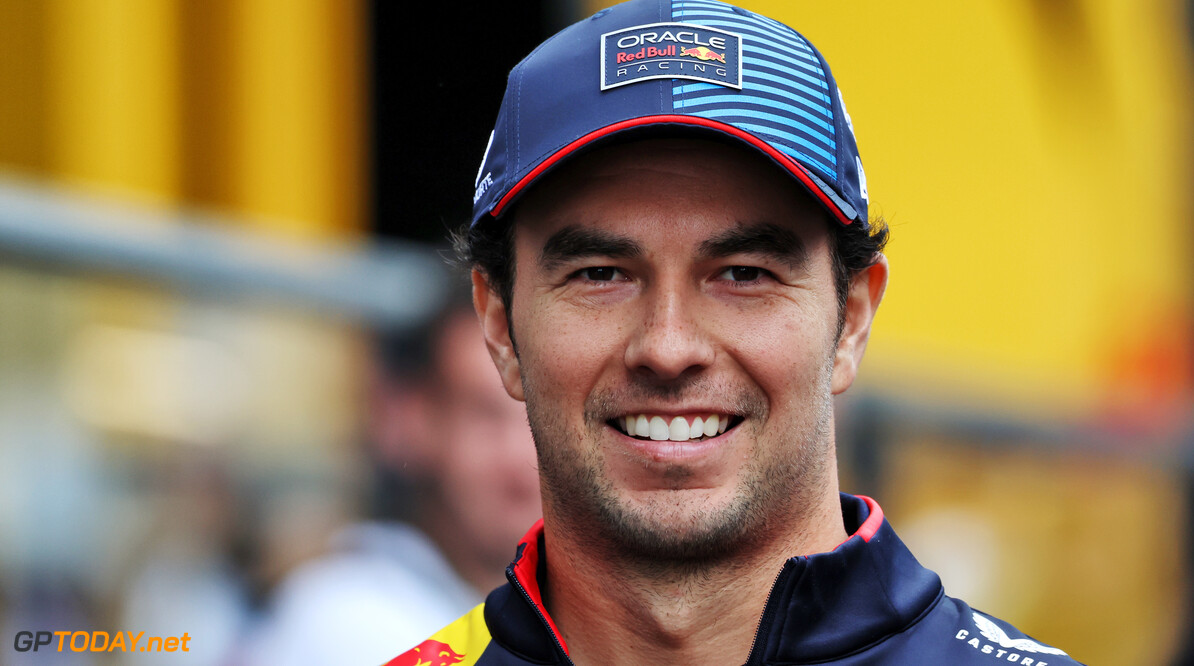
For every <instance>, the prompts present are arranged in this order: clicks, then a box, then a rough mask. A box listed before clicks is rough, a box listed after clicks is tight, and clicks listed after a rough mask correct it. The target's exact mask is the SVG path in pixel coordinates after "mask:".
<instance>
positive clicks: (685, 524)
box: [599, 490, 758, 564]
mask: <svg viewBox="0 0 1194 666" xmlns="http://www.w3.org/2000/svg"><path fill="white" fill-rule="evenodd" d="M702 494H707V491H698V490H680V491H661V492H655V493H649V494H648V496H647V497H638V498H635V500H632V501H624V500H623V501H619V500H612V499H611V500H610V501H606V502H602V503H601V506H600V509H599V520H600V522H601V523H602V527H603V528H604V529H605V530H606V531H607V533H608V534H607V535H608V536H609V537H610V541H611V542H612V543H614V544H617V546H618V548H619V554H620V555H622V556H624V557H632V558H635V559H640V560H644V561H655V562H659V563H663V562H672V563H681V562H683V563H690V564H698V563H700V562H704V561H716V560H720V559H722V558H725V557H727V556H728V555H730V554H731V553H733V552H736V551H738V550H739V549H740V548H742V547H743V545H744V539H745V538H746V537H747V535H750V534H752V532H754V528H755V527H756V522H757V519H758V514H757V513H756V512H755V511H753V510H752V509H751V507H750V506H749V503H748V502H744V501H742V499H743V498H741V497H738V498H734V499H736V500H738V501H729V502H724V501H723V502H720V503H717V502H714V501H713V500H712V499H711V498H709V497H701V495H702Z"/></svg>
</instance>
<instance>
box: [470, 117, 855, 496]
mask: <svg viewBox="0 0 1194 666" xmlns="http://www.w3.org/2000/svg"><path fill="white" fill-rule="evenodd" d="M659 123H678V124H681V125H698V126H701V127H708V128H711V129H715V130H717V131H719V132H725V133H726V134H730V135H732V136H735V137H737V138H739V139H742V140H743V141H745V142H747V143H749V144H750V145H752V146H754V147H755V148H758V149H759V150H761V151H763V152H764V153H766V154H767V155H769V156H770V157H771V158H772V159H774V160H775V161H776V162H778V163H779V164H780V165H782V166H783V167H784V168H785V169H786V170H787V171H789V172H790V173H791V174H792V175H793V176H795V177H796V179H797V180H799V181H800V182H802V183H804V186H805V188H806V189H808V191H809V192H812V193H813V195H814V196H815V197H817V199H819V200H820V201H821V203H822V204H824V206H825V207H826V208H828V209H829V210H830V211H832V212H833V214H834V216H835V217H836V218H837V219H838V220H839V221H840V222H841V223H842V224H850V222H851V221H852V220H850V218H848V217H846V214H845V213H843V212H842V211H841V210H840V209H839V208H838V207H837V206H835V205H834V203H833V200H832V199H830V198H829V197H828V196H827V195H826V194H825V193H824V192H822V191H821V188H820V187H817V184H816V183H815V182H814V181H813V179H812V177H811V176H810V175H809V174H808V171H806V170H805V168H804V167H803V166H801V165H800V164H798V163H796V162H794V161H792V158H790V157H788V156H787V155H785V154H784V153H782V152H780V151H778V150H776V149H775V148H774V147H773V146H772V145H771V144H769V143H767V142H766V141H764V140H762V139H760V138H758V137H757V136H755V135H753V134H751V133H750V132H747V131H745V130H741V129H738V128H737V127H734V126H733V125H727V124H726V123H722V122H718V121H716V120H709V119H708V118H700V117H697V116H681V115H658V116H643V117H641V118H631V119H629V120H623V121H620V122H616V123H614V124H612V125H608V126H606V127H602V128H601V129H598V130H594V131H592V132H589V133H588V134H586V135H584V136H582V137H580V138H579V139H576V140H575V141H573V142H572V143H569V144H568V145H566V146H564V147H563V148H561V149H559V150H557V151H556V152H555V153H553V154H552V155H551V156H550V157H548V158H547V159H545V160H543V161H542V162H540V163H539V166H537V167H535V168H534V169H531V171H530V173H528V174H527V175H525V176H523V177H522V179H521V180H519V181H518V182H517V183H515V184H514V187H511V188H510V191H509V192H506V195H505V196H503V197H502V198H501V199H499V200H498V202H497V205H495V206H494V207H493V210H491V211H489V214H490V215H491V216H493V217H497V216H498V215H501V214H502V210H503V209H504V208H505V207H506V206H507V205H508V204H509V203H510V201H511V200H512V199H513V198H514V197H516V196H518V193H519V192H521V191H522V190H523V188H525V187H526V186H527V185H529V184H530V183H531V182H532V181H534V180H535V179H536V178H538V177H539V176H540V175H541V174H542V173H543V172H544V171H546V170H548V169H550V168H551V167H552V165H554V164H555V163H556V162H559V161H560V160H562V159H564V158H565V157H567V156H568V155H570V154H572V153H573V152H575V151H576V150H578V149H580V148H583V147H584V146H586V145H588V144H590V143H592V142H593V141H596V140H597V139H600V138H602V137H605V136H609V135H610V134H613V133H614V132H620V131H621V130H624V129H629V128H632V127H641V126H643V125H655V124H659ZM876 506H878V505H876Z"/></svg>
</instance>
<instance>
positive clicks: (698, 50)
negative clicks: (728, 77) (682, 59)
mask: <svg viewBox="0 0 1194 666" xmlns="http://www.w3.org/2000/svg"><path fill="white" fill-rule="evenodd" d="M680 55H682V56H691V57H693V58H697V59H698V60H716V61H718V62H720V63H721V64H723V65H724V64H725V62H726V55H725V54H724V53H718V52H717V51H714V50H713V49H710V48H708V47H706V46H694V47H692V48H690V49H687V48H681V49H680Z"/></svg>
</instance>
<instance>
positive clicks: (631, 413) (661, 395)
mask: <svg viewBox="0 0 1194 666" xmlns="http://www.w3.org/2000/svg"><path fill="white" fill-rule="evenodd" d="M826 225H827V222H826V218H825V215H824V214H823V213H822V211H821V209H820V208H819V207H818V206H817V205H816V204H815V203H814V202H813V201H812V199H811V198H809V197H808V195H806V194H805V193H803V192H802V191H800V190H799V188H798V186H797V185H795V183H794V182H793V181H792V180H791V179H790V178H789V177H787V176H785V175H783V174H782V173H781V172H780V171H779V170H778V169H777V168H776V167H775V166H773V165H771V164H768V163H767V162H765V161H764V160H763V159H762V158H760V157H757V156H755V155H753V154H751V153H748V152H746V151H744V150H742V149H738V148H733V147H729V146H725V145H722V144H718V143H712V142H706V141H695V140H667V141H664V140H654V141H644V142H637V143H630V144H624V145H621V146H616V147H612V148H606V149H603V150H600V151H597V152H594V153H592V154H590V155H588V156H585V157H582V158H579V159H578V160H577V161H576V162H574V163H572V164H570V165H569V166H567V167H565V168H564V169H563V170H562V171H560V172H558V173H557V174H556V175H554V176H553V177H552V178H551V179H549V180H547V181H546V182H543V183H540V184H538V185H536V186H535V189H534V190H532V191H531V192H530V193H528V195H527V197H526V198H525V199H524V201H523V202H522V204H521V205H520V207H519V209H518V211H517V213H516V220H515V231H514V254H515V261H516V263H515V276H516V277H515V282H514V289H513V299H512V308H511V313H512V314H511V317H512V322H511V324H512V326H511V330H512V332H513V339H514V340H515V341H516V343H517V351H515V348H514V346H513V344H512V343H511V341H510V338H509V336H508V335H505V334H504V333H503V330H502V328H503V327H504V325H505V323H506V320H505V314H504V310H503V309H502V306H501V304H500V303H499V302H495V301H496V300H497V299H496V297H495V296H493V295H492V292H486V290H485V289H484V283H483V282H480V281H479V278H475V279H476V280H478V281H477V282H476V284H477V285H478V286H479V287H480V288H479V289H478V290H477V291H476V292H475V293H478V295H479V298H478V307H479V309H480V311H481V315H482V324H483V326H484V328H485V329H486V337H487V339H488V341H489V344H490V350H491V353H492V354H493V355H494V358H495V360H496V362H497V364H498V367H499V370H500V371H501V374H502V377H503V380H504V382H505V384H506V389H507V391H508V392H510V393H511V395H513V396H515V397H517V398H520V399H525V400H526V403H527V412H528V415H529V417H530V422H531V429H532V431H533V432H534V435H535V441H536V446H537V448H538V452H539V463H540V476H541V480H542V484H543V494H544V512H545V516H548V517H554V518H557V519H558V520H559V521H560V522H561V523H562V524H566V525H571V526H574V527H576V528H578V529H577V533H580V534H587V535H591V536H593V537H594V539H593V541H594V543H616V544H618V546H619V547H620V548H621V549H622V550H623V552H630V553H636V554H639V555H641V556H643V557H646V558H650V559H659V558H665V559H679V560H686V559H692V558H708V557H716V556H718V555H721V554H724V553H726V552H728V551H729V550H731V549H733V548H737V547H745V546H747V545H748V544H749V542H750V541H751V539H754V538H762V537H764V536H765V535H766V534H767V532H768V531H769V530H771V529H773V528H774V527H775V526H777V525H780V524H791V522H790V521H792V520H795V519H798V518H799V514H800V511H801V509H802V508H803V507H804V505H805V503H806V500H810V499H811V498H812V497H815V496H817V495H816V493H818V492H824V490H825V488H826V487H827V486H826V485H825V484H833V487H836V466H835V464H834V459H833V457H834V453H833V438H832V427H831V426H832V423H831V422H832V402H831V397H832V394H833V393H835V392H840V391H842V390H845V388H846V387H847V386H849V383H850V382H851V381H852V380H853V372H854V367H855V366H856V363H857V359H858V358H859V357H860V356H861V347H862V346H863V345H865V337H866V330H865V329H866V327H869V322H870V313H871V312H872V311H873V308H872V309H870V310H867V311H866V312H865V313H863V314H864V315H865V316H864V317H863V319H865V325H864V326H862V329H863V330H860V327H859V321H857V320H858V318H857V317H851V316H847V324H846V330H845V331H844V334H843V337H842V340H843V341H845V342H839V340H838V338H837V336H836V332H837V323H838V309H837V302H836V297H835V293H834V283H833V276H832V270H831V260H830V251H829V238H828V229H827V226H826ZM884 275H885V274H884ZM862 291H866V290H865V288H864V289H863V290H862ZM881 291H882V290H881V288H880V289H879V292H878V293H879V294H880V295H881ZM852 293H853V291H852ZM875 304H877V298H876V299H875ZM855 309H857V308H855ZM850 312H851V306H847V314H848V315H849V313H850ZM843 346H845V347H846V349H843ZM694 426H695V427H694Z"/></svg>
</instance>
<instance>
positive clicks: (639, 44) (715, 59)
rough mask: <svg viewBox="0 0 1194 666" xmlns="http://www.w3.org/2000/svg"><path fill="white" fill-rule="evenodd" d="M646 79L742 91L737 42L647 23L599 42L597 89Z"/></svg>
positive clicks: (720, 33)
mask: <svg viewBox="0 0 1194 666" xmlns="http://www.w3.org/2000/svg"><path fill="white" fill-rule="evenodd" d="M651 79H693V80H696V81H706V82H708V83H716V84H718V85H722V86H727V87H729V88H736V89H741V88H742V37H741V36H739V35H736V34H734V33H732V32H726V31H725V30H718V29H716V28H707V27H705V26H699V25H691V24H688V23H652V24H650V25H639V26H635V27H633V28H626V29H625V30H618V31H616V32H607V33H605V34H604V35H602V36H601V89H602V90H608V89H610V88H617V87H618V86H624V85H627V84H630V83H638V82H639V81H649V80H651Z"/></svg>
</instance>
